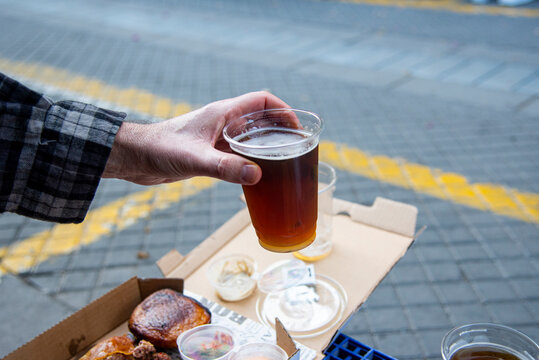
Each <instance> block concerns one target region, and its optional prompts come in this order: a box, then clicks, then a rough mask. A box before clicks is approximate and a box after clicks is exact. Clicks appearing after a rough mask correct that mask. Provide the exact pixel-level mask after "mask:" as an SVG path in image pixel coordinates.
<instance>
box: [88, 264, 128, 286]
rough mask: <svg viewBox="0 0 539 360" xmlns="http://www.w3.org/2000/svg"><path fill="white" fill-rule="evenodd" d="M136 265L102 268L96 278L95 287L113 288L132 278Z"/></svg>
mask: <svg viewBox="0 0 539 360" xmlns="http://www.w3.org/2000/svg"><path fill="white" fill-rule="evenodd" d="M135 271H136V265H130V266H122V267H108V268H103V269H102V270H101V272H100V274H99V276H98V279H97V283H96V286H97V287H109V288H114V287H116V286H118V285H120V284H121V283H123V282H124V281H126V280H128V279H129V278H131V277H132V276H133V274H134V273H135Z"/></svg>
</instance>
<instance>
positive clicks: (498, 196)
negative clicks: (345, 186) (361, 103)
mask: <svg viewBox="0 0 539 360" xmlns="http://www.w3.org/2000/svg"><path fill="white" fill-rule="evenodd" d="M320 159H321V160H323V161H327V162H329V163H331V164H332V165H333V166H335V167H336V168H338V169H340V170H345V171H349V172H352V173H355V174H358V175H361V176H364V177H367V178H369V179H373V180H378V181H383V182H386V183H390V184H393V185H396V186H400V187H403V188H406V189H411V190H414V191H416V192H419V193H425V194H429V195H432V196H434V197H437V198H439V199H443V200H448V201H452V202H454V203H457V204H462V205H466V206H469V207H472V208H476V209H479V210H484V211H491V212H493V213H495V214H499V215H504V216H508V217H512V218H515V219H519V220H522V221H526V222H532V223H539V194H535V193H526V192H521V191H519V190H516V189H511V188H507V187H505V186H502V185H497V184H483V183H475V184H474V183H469V182H468V180H467V179H466V177H464V176H462V175H460V174H455V173H450V172H444V171H442V170H439V169H431V168H429V167H427V166H424V165H420V164H415V163H411V162H408V161H406V160H404V159H393V158H389V157H386V156H380V155H377V156H372V155H369V154H368V153H366V152H363V151H361V150H359V149H356V148H352V147H348V146H347V145H339V144H335V143H333V142H329V141H325V142H321V143H320Z"/></svg>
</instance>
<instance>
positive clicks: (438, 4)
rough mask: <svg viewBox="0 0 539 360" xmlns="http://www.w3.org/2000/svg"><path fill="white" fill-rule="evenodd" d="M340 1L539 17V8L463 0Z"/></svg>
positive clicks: (462, 12) (461, 12) (342, 0)
mask: <svg viewBox="0 0 539 360" xmlns="http://www.w3.org/2000/svg"><path fill="white" fill-rule="evenodd" d="M340 1H341V2H347V3H356V4H368V5H377V6H395V7H404V8H415V9H426V10H443V11H450V12H454V13H460V14H471V15H494V16H512V17H532V18H534V17H539V9H530V8H513V7H503V6H488V5H474V4H468V3H466V2H464V1H465V0H462V2H461V1H455V0H340Z"/></svg>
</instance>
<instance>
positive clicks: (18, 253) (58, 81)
mask: <svg viewBox="0 0 539 360" xmlns="http://www.w3.org/2000/svg"><path fill="white" fill-rule="evenodd" d="M0 69H1V71H3V72H6V73H12V74H13V75H15V76H20V77H23V78H26V79H29V80H32V81H36V82H40V83H42V84H44V85H51V86H56V87H58V88H61V89H65V90H69V91H72V92H76V93H80V94H83V95H86V96H89V97H91V98H93V99H96V100H104V101H107V102H109V103H111V104H116V105H118V106H124V107H126V108H129V109H132V110H134V111H135V110H136V111H139V112H141V113H144V114H148V115H150V116H155V117H161V118H168V117H171V116H175V115H180V114H183V113H186V112H188V111H190V110H192V107H191V106H190V105H189V104H186V103H175V102H174V101H173V100H171V99H168V98H163V97H159V96H156V95H154V94H150V93H148V92H146V91H143V90H139V89H135V88H129V89H119V88H116V87H114V86H111V85H108V84H105V83H102V82H100V81H98V80H95V79H89V78H86V77H84V76H81V75H78V74H72V73H69V72H67V71H64V70H60V69H55V68H52V67H49V66H44V65H40V64H37V63H33V64H26V63H19V62H12V61H10V60H7V59H3V58H0ZM320 158H321V160H323V161H327V162H329V163H330V164H332V165H333V166H335V167H336V168H337V169H340V170H344V171H349V172H351V173H354V174H358V175H361V176H364V177H366V178H369V179H373V180H377V181H383V182H386V183H390V184H393V185H396V186H399V187H403V188H406V189H410V190H413V191H416V192H419V193H425V194H428V195H431V196H434V197H437V198H439V199H443V200H446V201H452V202H454V203H457V204H462V205H466V206H469V207H472V208H476V209H479V210H483V211H490V212H493V213H495V214H499V215H504V216H508V217H512V218H516V219H519V220H522V221H526V222H532V223H539V194H535V193H526V192H521V191H519V190H517V189H511V188H507V187H504V186H501V185H497V184H481V183H476V184H474V183H469V182H468V180H467V179H466V177H464V176H462V175H460V174H455V173H449V172H444V171H442V170H439V169H431V168H429V167H427V166H425V165H421V164H415V163H411V162H408V161H406V160H405V159H396V158H390V157H387V156H383V155H371V154H369V153H367V152H364V151H361V150H360V149H357V148H353V147H349V146H347V145H343V144H336V143H333V142H329V141H324V142H321V143H320ZM215 183H216V180H214V179H209V178H195V179H191V180H186V181H182V182H177V183H173V184H167V185H160V186H156V187H151V188H148V190H145V191H141V192H138V193H134V194H131V195H128V196H126V197H124V198H121V199H118V200H116V201H113V202H111V203H109V204H107V205H105V206H103V207H101V208H99V209H96V210H92V211H90V212H89V213H88V215H87V217H86V219H85V221H84V222H83V223H82V224H78V225H66V224H60V225H56V226H54V227H53V228H52V229H51V230H50V231H43V232H41V233H38V234H35V235H33V236H31V237H29V238H27V239H25V240H22V241H20V242H16V243H13V244H11V245H9V246H7V247H3V248H0V275H1V274H3V273H6V272H12V273H18V272H21V271H26V270H28V269H30V268H32V267H33V266H36V265H37V264H39V263H40V262H42V261H44V260H46V259H48V258H50V257H51V256H56V255H62V254H67V253H69V252H71V251H73V250H74V249H77V248H78V247H80V246H84V245H87V244H90V243H92V242H95V241H97V240H99V239H100V237H101V236H105V235H109V234H111V232H112V231H120V230H122V229H124V228H125V227H127V226H130V225H132V224H134V223H136V222H137V221H139V220H140V219H141V218H144V217H147V216H150V214H151V213H152V212H153V211H155V210H157V209H165V208H167V207H169V206H170V205H171V204H173V203H175V202H177V201H180V199H183V198H185V197H188V196H192V195H194V194H196V193H198V192H199V191H202V190H204V189H206V188H209V187H210V186H213V185H214V184H215Z"/></svg>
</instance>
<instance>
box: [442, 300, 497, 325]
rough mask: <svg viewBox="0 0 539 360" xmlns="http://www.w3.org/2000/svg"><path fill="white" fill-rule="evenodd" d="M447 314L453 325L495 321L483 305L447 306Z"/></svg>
mask: <svg viewBox="0 0 539 360" xmlns="http://www.w3.org/2000/svg"><path fill="white" fill-rule="evenodd" d="M446 308H447V312H448V314H449V317H450V319H451V321H452V323H453V324H472V323H480V322H492V321H494V319H493V318H492V316H491V315H490V314H489V312H488V311H487V310H486V309H485V307H484V306H483V305H481V304H478V303H474V304H447V306H446Z"/></svg>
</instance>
